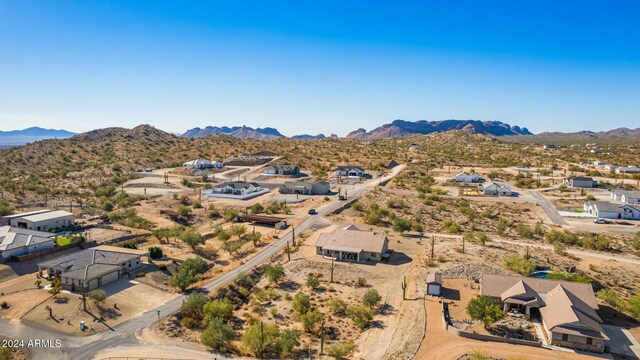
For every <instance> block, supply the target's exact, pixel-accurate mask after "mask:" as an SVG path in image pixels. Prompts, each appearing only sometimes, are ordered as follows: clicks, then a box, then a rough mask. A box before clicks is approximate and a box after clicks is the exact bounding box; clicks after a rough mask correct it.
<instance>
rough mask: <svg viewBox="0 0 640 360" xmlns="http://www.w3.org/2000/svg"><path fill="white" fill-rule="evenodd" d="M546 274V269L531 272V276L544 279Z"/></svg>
mask: <svg viewBox="0 0 640 360" xmlns="http://www.w3.org/2000/svg"><path fill="white" fill-rule="evenodd" d="M548 274H549V272H548V271H536V272H534V273H533V274H531V276H532V277H534V278H538V279H546V278H547V275H548Z"/></svg>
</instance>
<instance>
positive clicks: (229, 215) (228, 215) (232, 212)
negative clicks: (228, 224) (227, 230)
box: [224, 209, 240, 221]
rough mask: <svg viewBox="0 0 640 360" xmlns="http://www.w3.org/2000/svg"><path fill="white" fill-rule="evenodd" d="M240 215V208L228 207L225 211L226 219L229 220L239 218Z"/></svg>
mask: <svg viewBox="0 0 640 360" xmlns="http://www.w3.org/2000/svg"><path fill="white" fill-rule="evenodd" d="M238 216H240V214H239V213H238V210H233V209H227V210H225V211H224V219H225V220H227V221H231V220H233V219H235V218H237V217H238Z"/></svg>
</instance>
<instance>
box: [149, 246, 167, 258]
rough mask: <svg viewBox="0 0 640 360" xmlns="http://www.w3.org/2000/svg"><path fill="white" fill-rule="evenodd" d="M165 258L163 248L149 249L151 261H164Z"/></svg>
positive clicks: (153, 247)
mask: <svg viewBox="0 0 640 360" xmlns="http://www.w3.org/2000/svg"><path fill="white" fill-rule="evenodd" d="M163 256H164V254H163V253H162V248H160V247H158V246H151V247H150V248H149V257H150V258H151V259H154V260H155V259H162V257H163Z"/></svg>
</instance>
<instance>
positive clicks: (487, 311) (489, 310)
mask: <svg viewBox="0 0 640 360" xmlns="http://www.w3.org/2000/svg"><path fill="white" fill-rule="evenodd" d="M467 313H468V314H469V316H471V318H472V319H474V320H481V321H482V322H483V323H484V326H485V327H489V326H491V324H493V323H495V322H496V321H498V320H500V319H502V318H504V312H503V311H502V308H500V306H499V305H498V304H496V303H495V302H494V301H493V299H491V298H490V297H489V296H480V297H477V298H473V299H471V300H469V303H468V304H467Z"/></svg>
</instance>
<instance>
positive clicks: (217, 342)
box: [200, 318, 233, 350]
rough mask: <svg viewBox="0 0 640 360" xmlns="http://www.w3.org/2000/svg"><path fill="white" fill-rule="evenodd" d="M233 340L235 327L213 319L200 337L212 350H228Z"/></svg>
mask: <svg viewBox="0 0 640 360" xmlns="http://www.w3.org/2000/svg"><path fill="white" fill-rule="evenodd" d="M232 339H233V327H231V325H229V324H227V323H225V322H224V321H223V320H222V319H219V318H213V319H212V320H211V321H209V323H208V324H207V327H206V328H205V329H204V331H202V335H200V342H201V343H202V344H203V345H205V346H207V347H209V348H211V349H216V350H220V349H222V348H226V347H227V346H228V345H229V343H230V342H231V340H232Z"/></svg>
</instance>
